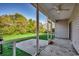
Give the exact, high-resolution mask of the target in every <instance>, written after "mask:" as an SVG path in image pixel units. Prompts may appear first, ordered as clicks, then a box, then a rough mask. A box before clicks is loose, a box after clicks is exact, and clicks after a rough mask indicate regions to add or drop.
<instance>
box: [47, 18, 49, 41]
mask: <svg viewBox="0 0 79 59" xmlns="http://www.w3.org/2000/svg"><path fill="white" fill-rule="evenodd" d="M48 30H49V26H48V18H47V40H48V39H49V31H48Z"/></svg>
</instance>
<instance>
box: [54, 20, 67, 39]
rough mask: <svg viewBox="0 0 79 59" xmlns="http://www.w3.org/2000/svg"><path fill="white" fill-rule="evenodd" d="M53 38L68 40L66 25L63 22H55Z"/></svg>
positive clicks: (65, 22)
mask: <svg viewBox="0 0 79 59" xmlns="http://www.w3.org/2000/svg"><path fill="white" fill-rule="evenodd" d="M55 25H56V28H55V37H56V38H68V23H67V21H65V20H60V21H57V22H56V24H55Z"/></svg>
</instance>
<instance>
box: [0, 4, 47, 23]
mask: <svg viewBox="0 0 79 59" xmlns="http://www.w3.org/2000/svg"><path fill="white" fill-rule="evenodd" d="M15 13H20V14H22V15H24V16H25V17H26V18H27V19H33V20H35V19H36V8H35V7H33V6H32V5H31V4H29V3H0V15H5V14H8V15H10V14H15ZM39 19H40V22H42V23H43V24H44V23H45V21H46V16H45V15H44V14H42V13H40V17H39Z"/></svg>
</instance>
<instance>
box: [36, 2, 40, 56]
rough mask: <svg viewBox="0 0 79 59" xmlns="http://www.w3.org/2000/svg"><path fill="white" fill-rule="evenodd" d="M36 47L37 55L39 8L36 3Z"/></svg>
mask: <svg viewBox="0 0 79 59" xmlns="http://www.w3.org/2000/svg"><path fill="white" fill-rule="evenodd" d="M36 23H37V25H36V35H37V36H36V45H37V55H38V53H39V7H38V3H37V10H36Z"/></svg>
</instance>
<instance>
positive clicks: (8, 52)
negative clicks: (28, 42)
mask: <svg viewBox="0 0 79 59" xmlns="http://www.w3.org/2000/svg"><path fill="white" fill-rule="evenodd" d="M10 44H11V43H7V44H4V45H3V54H2V55H1V56H12V54H13V52H12V47H11V46H10ZM16 56H31V55H30V54H28V53H26V52H24V51H22V50H20V49H18V48H16Z"/></svg>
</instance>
